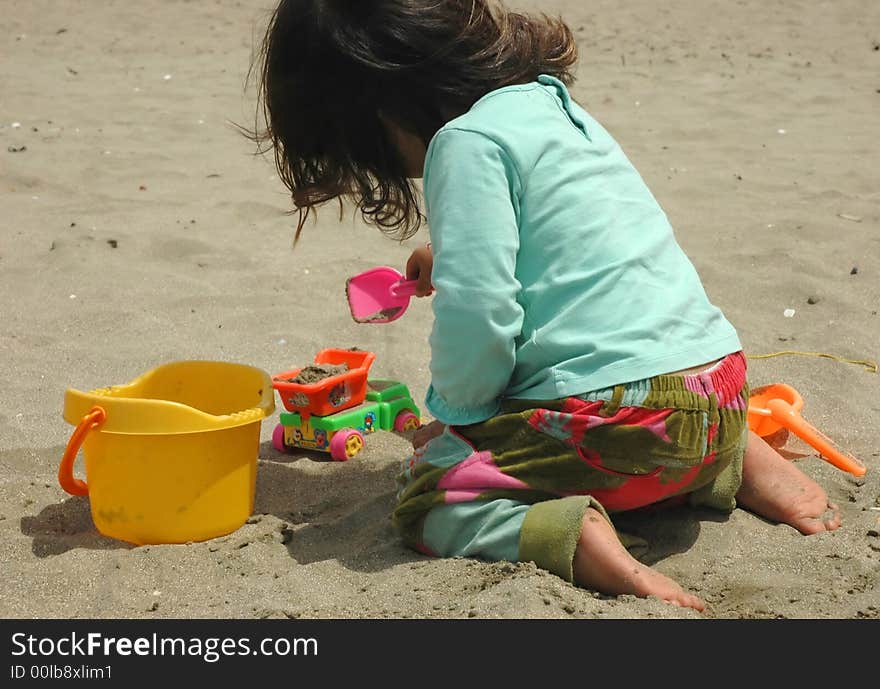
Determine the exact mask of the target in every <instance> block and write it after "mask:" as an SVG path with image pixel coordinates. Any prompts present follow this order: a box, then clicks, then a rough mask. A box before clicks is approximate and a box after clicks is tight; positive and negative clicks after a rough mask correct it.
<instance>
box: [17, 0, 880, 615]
mask: <svg viewBox="0 0 880 689" xmlns="http://www.w3.org/2000/svg"><path fill="white" fill-rule="evenodd" d="M513 5H514V6H515V7H517V8H524V9H532V10H545V11H548V12H551V13H562V14H563V16H564V17H565V18H566V19H567V20H568V21H569V22H570V24H571V26H572V27H573V28H574V29H575V30H576V32H577V36H578V39H579V43H580V48H581V62H580V65H579V68H578V72H577V74H578V77H579V80H578V82H577V84H576V86H575V87H574V89H573V92H574V95H575V97H576V98H577V99H578V100H579V101H580V102H581V103H583V104H584V105H585V107H587V109H588V110H590V111H591V112H592V113H593V114H594V115H595V116H596V117H597V118H599V119H600V120H601V121H602V122H603V123H604V124H605V125H606V126H607V128H608V129H609V130H610V131H611V132H612V133H613V134H614V135H615V136H616V137H617V139H618V140H619V141H620V142H621V145H622V146H623V147H624V149H625V150H626V151H627V153H628V154H629V156H630V157H631V159H632V160H633V162H634V163H635V164H636V166H637V167H638V168H639V169H640V171H641V172H642V174H643V176H644V177H645V179H646V180H647V182H648V183H649V185H650V186H651V188H652V190H653V191H654V193H655V195H656V197H657V198H658V199H659V201H660V203H661V204H662V205H663V207H664V208H665V210H666V211H667V213H668V215H669V217H670V219H671V221H672V223H673V225H674V226H675V228H676V232H677V236H678V238H679V241H680V243H681V244H682V246H683V247H684V248H685V249H686V251H687V252H688V253H689V254H690V256H691V257H692V259H693V261H694V263H695V264H696V266H697V268H698V270H699V271H700V273H701V275H702V277H703V279H704V282H705V284H706V288H707V290H708V292H709V294H710V297H711V298H712V300H713V301H714V302H715V303H716V304H718V305H719V306H720V307H722V308H723V309H724V311H725V312H726V314H727V315H728V317H729V318H730V320H731V321H732V322H733V323H734V324H735V325H736V326H737V327H738V329H739V331H740V333H741V337H742V339H743V342H744V345H745V348H746V351H747V353H748V354H752V355H755V354H765V353H772V352H776V351H780V350H798V351H807V352H826V353H830V354H834V355H836V356H839V357H843V358H846V359H855V360H863V359H873V360H877V359H878V346H877V343H878V342H880V316H878V313H877V311H878V308H880V279H878V272H880V232H878V230H880V211H878V201H880V187H878V179H880V177H878V172H877V161H878V160H880V155H878V154H880V143H878V142H880V121H878V119H877V109H878V107H880V79H878V73H880V32H878V27H880V5H878V3H876V2H873V1H872V0H836V1H835V2H833V3H832V2H823V3H818V2H812V1H807V0H803V1H786V2H774V3H767V2H759V1H757V0H741V1H740V2H737V3H730V2H723V1H721V0H706V1H704V2H699V3H697V2H687V1H684V0H673V1H672V2H665V3H657V2H654V1H653V0H633V1H632V2H628V3H618V2H614V1H612V0H599V1H596V2H590V3H583V2H580V1H579V0H577V1H576V0H557V1H554V2H538V1H537V0H535V1H532V2H525V1H524V0H523V1H521V2H515V3H513ZM268 7H269V3H252V2H245V3H242V2H232V0H218V1H217V2H212V3H201V2H199V3H195V2H174V1H172V0H141V1H140V2H137V3H129V2H122V1H120V0H104V1H102V2H101V3H95V2H73V3H57V2H54V0H7V1H6V2H5V3H4V12H3V13H2V17H0V28H2V31H0V46H2V47H0V58H2V70H0V87H2V98H0V204H2V208H3V213H2V222H0V295H2V327H0V352H2V356H0V386H2V390H3V402H4V403H3V408H2V410H0V561H2V562H3V567H2V573H0V584H2V586H0V592H2V593H0V616H2V617H12V618H24V617H47V618H55V617H85V618H97V617H120V618H129V617H130V618H174V617H195V618H201V617H205V618H215V617H242V618H284V617H288V618H297V617H299V618H327V617H340V618H355V617H383V618H384V617H394V618H398V617H419V618H434V617H455V618H469V617H476V618H494V617H499V618H521V617H541V618H568V617H582V618H638V619H641V618H651V617H654V618H693V619H697V618H701V617H702V618H776V617H790V618H860V617H867V618H877V617H880V591H878V581H880V535H878V530H880V441H878V435H877V419H878V411H880V403H878V401H877V400H878V399H880V375H877V374H876V373H871V372H869V371H868V370H866V368H865V367H863V366H860V365H857V364H851V363H846V362H843V361H838V360H834V359H828V358H819V357H811V356H801V355H786V356H779V357H773V358H768V359H753V360H752V361H751V373H750V378H751V381H752V383H753V384H754V385H759V384H764V383H770V382H786V383H789V384H790V385H793V386H794V387H796V388H797V389H798V390H800V392H801V393H802V394H803V396H804V398H805V400H806V405H805V407H804V415H805V416H806V417H807V418H808V419H809V420H810V421H811V422H812V423H814V425H816V426H817V427H819V428H821V429H822V430H823V431H824V432H825V433H826V434H828V435H830V436H832V437H833V438H834V439H835V440H836V441H837V442H838V443H839V444H840V445H842V446H843V447H845V448H847V449H848V450H850V451H851V452H852V453H854V454H855V455H856V456H858V457H860V458H861V459H862V460H863V461H864V462H865V463H866V464H867V465H868V467H869V469H868V473H867V475H866V476H865V477H864V478H863V479H856V478H854V477H852V476H850V475H848V474H845V473H843V472H841V471H839V470H837V469H835V468H834V467H832V466H831V465H830V464H828V463H827V462H824V461H822V460H821V459H819V458H817V457H816V456H815V455H813V454H811V453H810V449H809V448H808V447H806V446H805V445H803V444H800V445H798V444H797V443H796V442H790V443H789V451H790V452H792V453H794V454H797V455H804V456H801V457H799V458H797V459H794V460H793V461H798V463H799V465H800V466H801V467H802V468H803V470H804V471H805V472H807V473H808V474H809V475H811V476H813V477H814V478H815V479H816V480H818V481H819V482H821V484H822V485H823V486H825V488H826V489H827V491H828V493H829V495H830V496H831V498H832V499H833V500H835V501H836V502H837V503H839V504H840V506H841V508H842V511H843V518H844V523H843V526H842V528H841V529H840V530H838V531H837V532H835V533H828V534H823V535H820V536H814V537H810V538H805V537H802V536H800V535H799V534H798V533H796V532H795V531H794V530H793V529H791V528H789V527H786V526H781V525H775V524H771V523H768V522H766V521H764V520H762V519H760V518H758V517H756V516H754V515H752V514H750V513H748V512H746V511H743V510H736V511H735V512H733V513H732V514H731V515H729V516H727V515H719V514H715V513H711V512H705V511H697V512H694V511H688V510H676V511H669V512H665V513H662V514H651V515H641V516H632V517H630V518H629V519H626V520H621V524H622V525H623V524H625V525H626V527H627V528H628V529H629V530H630V531H632V532H636V533H638V534H640V535H642V536H644V537H646V538H648V539H649V540H650V541H651V544H652V548H651V550H650V551H649V553H648V554H647V556H646V558H645V559H646V562H648V563H650V564H652V565H653V566H655V567H656V568H657V569H659V570H660V571H662V572H664V573H666V574H667V575H669V576H672V577H674V578H675V579H677V580H678V581H680V582H681V583H682V584H683V585H684V586H685V587H686V588H687V589H689V590H691V591H694V592H695V593H697V594H698V595H699V596H701V597H703V598H704V599H705V601H706V602H707V603H708V610H707V611H706V613H704V614H703V615H700V614H699V613H696V612H694V611H690V610H682V609H679V608H675V607H672V606H670V605H666V604H664V603H661V602H659V601H657V600H640V599H636V598H634V597H631V596H623V597H620V598H613V597H606V596H599V595H593V594H592V593H590V592H589V591H584V590H582V589H578V588H575V587H573V586H571V585H569V584H567V583H565V582H564V581H562V580H560V579H559V578H557V577H555V576H553V575H551V574H548V573H546V572H544V571H541V570H539V569H537V568H536V567H535V566H534V565H532V564H528V563H526V564H509V563H494V564H493V563H485V562H480V561H477V560H468V559H454V560H433V559H429V558H427V557H424V556H422V555H419V554H417V553H415V552H412V551H409V550H407V549H405V548H404V547H402V546H401V545H400V543H399V542H398V540H397V538H396V536H395V535H394V533H393V532H392V529H391V526H390V523H389V513H390V511H391V509H392V506H393V503H394V494H393V490H394V489H393V477H394V474H395V472H396V470H397V467H398V464H399V462H400V460H401V458H403V457H404V456H405V455H406V453H407V450H408V443H407V440H406V439H405V438H403V437H400V436H398V435H395V434H392V433H386V432H381V433H376V434H374V435H372V436H370V437H369V439H368V442H367V446H366V448H365V450H364V451H363V452H362V453H361V455H359V456H358V457H357V458H355V459H353V460H351V461H349V462H345V463H337V462H330V461H327V460H326V455H321V454H314V453H308V452H302V453H295V454H292V455H281V454H279V453H278V452H276V451H275V450H274V449H273V447H272V444H271V433H272V430H273V428H274V425H275V423H276V421H277V414H276V416H275V417H273V418H271V419H269V420H267V421H265V422H264V423H263V425H262V439H261V445H260V449H259V467H258V478H257V492H256V504H255V507H254V515H253V517H252V518H251V520H250V521H249V522H248V523H247V524H246V525H244V526H243V527H242V528H241V529H239V530H238V531H236V532H234V533H232V534H230V535H228V536H226V537H222V538H218V539H215V540H212V541H207V542H202V543H193V544H185V545H161V546H144V547H134V546H131V545H129V544H126V543H123V542H120V541H115V540H112V539H109V538H106V537H104V536H102V535H101V534H99V533H98V532H97V531H96V530H95V527H94V525H93V523H92V520H91V516H90V513H89V503H88V499H87V498H82V497H73V496H70V495H67V494H66V493H64V492H63V491H62V490H61V488H60V487H59V485H58V483H57V479H56V473H57V467H58V462H59V460H60V457H61V454H62V451H63V448H64V445H65V444H66V442H67V439H68V438H69V436H70V433H71V430H72V428H71V426H69V425H68V424H67V423H65V422H64V420H63V419H62V417H61V412H62V408H63V395H64V391H65V389H66V388H68V387H72V388H76V389H79V390H90V389H93V388H96V387H101V386H105V385H111V384H120V383H124V382H127V381H129V380H131V379H133V378H134V377H136V376H137V375H139V374H141V373H143V372H145V371H147V370H149V369H150V368H153V367H154V366H158V365H159V364H162V363H165V362H168V361H173V360H178V359H187V358H199V359H219V360H225V361H236V362H241V363H248V364H252V365H255V366H258V367H260V368H262V369H264V370H265V371H267V372H268V373H270V374H271V373H276V372H278V371H285V370H290V369H291V368H295V367H298V366H303V365H305V364H307V363H309V362H311V361H312V359H313V357H314V355H315V353H316V352H317V351H318V350H320V349H323V348H325V347H339V348H346V347H353V346H356V347H360V348H362V349H368V350H371V351H373V352H375V353H376V354H377V359H376V362H375V363H374V365H373V368H372V371H371V373H372V374H373V375H375V376H377V377H386V378H395V379H398V380H402V381H404V382H406V383H407V384H408V385H409V386H410V388H411V389H412V391H413V394H414V396H415V398H416V399H417V400H419V401H420V400H421V399H423V397H424V393H425V390H426V388H427V385H428V382H429V379H428V372H427V360H428V345H427V333H428V331H429V328H430V322H431V313H430V304H429V301H428V300H418V299H416V300H413V303H412V304H411V306H410V308H409V309H408V312H407V314H406V315H405V317H404V318H401V319H400V320H397V321H395V322H394V323H389V324H386V325H378V324H364V325H361V324H356V323H354V322H353V321H352V319H351V315H350V313H349V310H348V307H347V304H346V303H345V300H344V289H343V287H344V284H345V280H346V278H347V277H349V276H351V275H354V274H355V273H357V272H360V271H362V270H365V269H367V268H370V267H372V266H374V265H391V266H395V267H397V268H398V269H401V268H402V267H403V266H404V265H405V262H406V258H407V257H408V255H409V253H410V252H411V250H412V249H413V248H414V247H415V246H418V245H419V244H420V243H421V242H423V241H425V236H424V235H423V234H422V235H419V236H417V237H415V238H414V239H412V240H410V241H407V242H405V243H403V244H398V243H395V242H393V241H390V240H388V239H386V238H384V237H383V236H382V235H381V234H380V233H379V232H378V231H376V230H374V229H372V228H369V227H365V226H364V225H363V224H362V223H360V221H357V220H353V219H352V218H351V217H350V216H347V217H346V218H345V220H344V221H343V222H341V223H340V222H339V221H338V214H337V213H336V212H335V210H334V209H332V208H328V209H327V211H326V212H325V213H323V214H321V215H320V217H319V221H318V223H317V224H311V223H310V224H309V225H308V226H307V227H306V229H305V233H304V238H303V240H302V242H301V243H300V246H299V247H298V248H297V249H296V250H295V251H292V250H291V243H292V236H293V218H291V216H289V215H285V213H286V211H288V210H289V204H288V195H287V193H286V190H285V189H284V188H283V186H282V185H281V183H280V182H279V180H278V178H277V176H276V175H275V172H274V169H273V166H272V163H271V160H269V159H267V158H261V157H255V156H254V155H253V148H252V145H251V144H250V143H249V142H247V141H246V140H245V139H244V138H243V137H241V136H240V135H239V134H238V133H237V132H236V131H235V129H234V128H233V127H232V126H231V125H230V124H229V122H230V121H232V122H238V123H242V124H250V123H252V122H253V104H254V99H253V96H254V94H253V90H252V89H246V88H245V86H244V82H245V76H246V72H247V69H248V65H249V61H250V57H251V51H252V48H253V46H254V43H255V40H256V38H257V37H259V35H260V34H261V32H262V27H263V26H264V23H265V20H266V16H267V14H266V10H267V8H268ZM787 310H790V311H787ZM786 313H788V314H789V315H788V316H786V315H785V314H786ZM279 408H280V404H279ZM77 466H78V473H79V475H80V476H82V475H83V473H82V472H83V469H82V467H81V460H80V461H79V462H78V463H77Z"/></svg>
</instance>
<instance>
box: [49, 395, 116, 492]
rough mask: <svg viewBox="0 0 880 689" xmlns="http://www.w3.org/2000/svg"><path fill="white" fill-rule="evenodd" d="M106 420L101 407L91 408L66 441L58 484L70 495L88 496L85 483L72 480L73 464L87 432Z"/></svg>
mask: <svg viewBox="0 0 880 689" xmlns="http://www.w3.org/2000/svg"><path fill="white" fill-rule="evenodd" d="M106 420H107V412H105V411H104V409H103V408H102V407H97V406H96V407H92V408H91V410H89V413H88V414H86V415H85V416H84V417H82V421H80V422H79V425H77V427H76V428H75V429H74V431H73V434H72V435H71V436H70V440H68V441H67V447H66V448H65V450H64V456H63V457H62V458H61V464H60V465H59V467H58V483H60V484H61V487H62V488H63V489H64V490H66V491H67V492H68V493H70V494H71V495H88V494H89V487H88V485H87V484H86V482H85V481H80V480H79V479H78V478H74V476H73V463H74V461H75V460H76V455H77V453H79V448H80V447H81V446H82V444H83V442H84V441H85V439H86V436H87V435H88V434H89V431H92V430H95V429H97V428H99V427H100V426H101V425H102V424H103V423H104V421H106Z"/></svg>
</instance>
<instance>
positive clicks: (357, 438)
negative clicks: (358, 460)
mask: <svg viewBox="0 0 880 689" xmlns="http://www.w3.org/2000/svg"><path fill="white" fill-rule="evenodd" d="M363 448H364V436H363V435H362V434H361V432H360V431H356V430H354V429H353V428H343V429H342V430H341V431H336V433H334V434H333V437H332V438H330V456H331V457H332V458H333V459H335V460H336V461H337V462H345V461H347V460H349V459H351V458H352V457H354V456H355V455H356V454H357V453H358V452H360V451H361V450H362V449H363Z"/></svg>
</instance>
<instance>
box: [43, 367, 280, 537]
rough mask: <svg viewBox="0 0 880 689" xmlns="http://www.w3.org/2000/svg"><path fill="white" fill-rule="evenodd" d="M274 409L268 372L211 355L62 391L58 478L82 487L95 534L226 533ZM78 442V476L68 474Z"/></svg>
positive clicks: (240, 508)
mask: <svg viewBox="0 0 880 689" xmlns="http://www.w3.org/2000/svg"><path fill="white" fill-rule="evenodd" d="M274 411H275V401H274V389H273V387H272V380H271V378H270V377H269V375H268V374H267V373H266V372H264V371H262V370H260V369H258V368H254V367H252V366H246V365H243V364H233V363H226V362H220V361H177V362H172V363H168V364H165V365H163V366H159V367H157V368H154V369H152V370H151V371H148V372H147V373H145V374H143V375H142V376H139V377H138V378H136V379H134V380H133V381H131V382H130V383H127V384H125V385H116V386H111V387H106V388H99V389H97V390H92V391H91V392H80V391H79V390H74V389H72V388H71V389H68V390H67V392H66V393H65V396H64V419H65V421H67V422H68V423H70V424H72V425H74V426H76V429H75V430H74V432H73V434H72V435H71V437H70V441H69V442H68V444H67V449H66V450H65V453H64V456H63V458H62V460H61V465H60V466H59V468H58V481H59V483H60V484H61V487H62V488H64V490H66V491H67V492H68V493H71V494H72V495H88V496H89V502H90V506H91V511H92V519H93V520H94V522H95V526H96V527H97V528H98V531H100V532H101V533H102V534H104V535H105V536H110V537H112V538H118V539H121V540H123V541H128V542H130V543H135V544H137V545H143V544H147V543H186V542H188V541H203V540H207V539H209V538H215V537H217V536H222V535H225V534H228V533H231V532H233V531H235V530H236V529H238V528H239V527H240V526H241V525H242V524H244V523H245V521H246V520H247V518H248V517H249V516H250V514H251V512H252V511H253V505H254V489H255V487H256V476H257V456H258V454H259V445H260V424H261V422H262V420H263V419H264V418H265V417H267V416H269V415H271V414H272V412H274ZM80 446H82V449H83V454H84V457H85V471H86V481H81V480H79V479H76V478H74V476H73V464H74V460H75V459H76V455H77V452H78V451H79V448H80Z"/></svg>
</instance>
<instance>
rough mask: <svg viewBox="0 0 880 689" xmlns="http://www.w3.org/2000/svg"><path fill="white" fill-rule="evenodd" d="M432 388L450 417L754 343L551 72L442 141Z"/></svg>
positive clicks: (433, 226)
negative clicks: (711, 295) (743, 338)
mask: <svg viewBox="0 0 880 689" xmlns="http://www.w3.org/2000/svg"><path fill="white" fill-rule="evenodd" d="M424 193H425V203H426V211H427V217H428V227H429V233H430V238H431V244H432V250H433V254H434V265H433V271H432V282H433V285H434V288H435V293H434V296H433V310H434V325H433V328H432V331H431V336H430V345H431V384H430V386H429V388H428V392H427V397H426V400H425V404H426V407H427V409H428V411H430V413H431V414H432V415H433V416H434V417H435V418H436V419H438V420H439V421H441V422H443V423H447V424H454V425H463V424H470V423H476V422H479V421H484V420H485V419H487V418H490V417H491V416H493V415H495V414H496V413H497V412H498V410H499V407H500V401H501V400H502V399H503V398H505V397H512V398H524V399H545V400H549V399H558V398H562V397H568V396H572V395H578V394H582V393H585V392H589V391H591V390H599V389H602V388H606V387H610V386H612V385H617V384H620V383H626V382H630V381H633V380H640V379H642V378H647V377H650V376H655V375H660V374H663V373H669V372H672V371H677V370H681V369H684V368H689V367H691V366H697V365H699V364H702V363H705V362H708V361H713V360H715V359H718V358H721V357H722V356H724V355H726V354H729V353H731V352H735V351H738V350H740V349H741V348H742V347H741V344H740V341H739V338H738V336H737V333H736V331H735V329H734V328H733V326H732V325H731V324H730V323H729V322H728V321H727V320H726V319H725V318H724V316H723V315H722V313H721V311H720V310H719V309H718V308H716V307H715V306H713V305H712V304H711V303H710V301H709V299H708V297H707V295H706V292H705V290H704V288H703V286H702V283H701V282H700V279H699V277H698V275H697V272H696V270H695V269H694V266H693V265H692V263H691V262H690V260H689V259H688V258H687V257H686V256H685V254H684V252H683V251H682V250H681V248H680V247H679V245H678V243H677V242H676V240H675V237H674V234H673V230H672V228H671V226H670V224H669V221H668V220H667V218H666V215H665V213H664V212H663V211H662V209H661V208H660V206H659V205H658V203H657V201H656V200H655V199H654V197H653V196H652V194H651V192H650V191H649V190H648V188H647V186H646V185H645V183H644V181H643V180H642V178H641V176H640V175H639V173H638V172H637V171H636V170H635V169H634V168H633V166H632V164H631V163H630V162H629V160H628V159H627V157H626V156H625V154H624V153H623V151H622V150H621V149H620V147H619V146H618V145H617V143H616V142H615V141H614V139H613V138H612V137H611V136H610V135H609V134H608V132H606V131H605V129H604V128H602V126H601V125H599V123H598V122H596V121H595V120H594V119H593V118H592V117H590V115H588V114H587V113H586V112H585V111H584V110H583V109H582V108H581V107H580V106H578V105H577V104H576V103H575V102H574V101H572V100H571V98H570V96H569V93H568V91H567V89H566V88H565V85H564V84H563V83H562V82H561V81H559V80H558V79H555V78H553V77H550V76H546V75H542V76H541V77H539V79H538V81H536V82H533V83H529V84H521V85H515V86H507V87H503V88H500V89H497V90H495V91H492V92H490V93H488V94H487V95H485V96H483V97H482V98H481V99H480V100H478V101H477V102H476V103H475V104H474V105H473V107H472V108H471V109H470V110H469V111H468V112H466V113H465V114H463V115H461V116H460V117H457V118H455V119H454V120H452V121H450V122H448V123H447V124H446V125H445V126H444V127H442V128H441V129H440V130H439V131H438V132H437V134H436V135H435V136H434V137H433V138H432V139H431V142H430V144H429V146H428V150H427V154H426V158H425V167H424Z"/></svg>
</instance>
